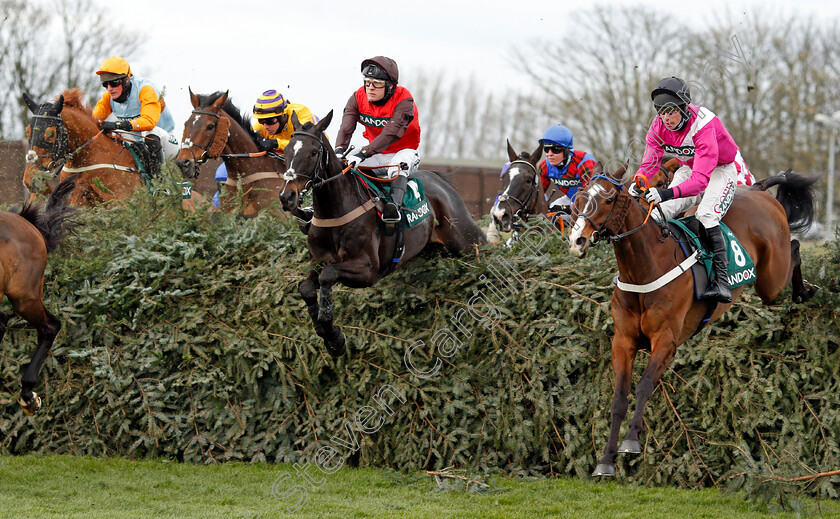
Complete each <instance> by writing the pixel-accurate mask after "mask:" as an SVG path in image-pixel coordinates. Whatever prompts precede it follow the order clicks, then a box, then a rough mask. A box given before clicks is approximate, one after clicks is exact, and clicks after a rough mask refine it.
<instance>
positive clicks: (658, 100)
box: [650, 76, 691, 111]
mask: <svg viewBox="0 0 840 519" xmlns="http://www.w3.org/2000/svg"><path fill="white" fill-rule="evenodd" d="M650 100H651V101H653V106H654V107H655V108H656V110H657V111H658V110H659V109H661V108H662V107H663V106H666V105H669V104H670V105H675V106H678V107H680V108H681V109H682V110H683V111H685V108H684V107H685V106H686V105H687V104H689V103H691V91H690V90H689V89H688V85H686V84H685V81H683V80H682V79H680V78H678V77H674V76H671V77H666V78H664V79H662V81H660V82H659V84H658V85H656V88H654V89H653V92H651V94H650Z"/></svg>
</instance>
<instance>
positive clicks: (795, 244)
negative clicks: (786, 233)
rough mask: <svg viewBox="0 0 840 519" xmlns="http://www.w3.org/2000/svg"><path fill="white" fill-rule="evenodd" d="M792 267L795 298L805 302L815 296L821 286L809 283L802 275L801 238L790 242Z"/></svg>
mask: <svg viewBox="0 0 840 519" xmlns="http://www.w3.org/2000/svg"><path fill="white" fill-rule="evenodd" d="M790 268H791V285H792V288H793V300H794V302H797V303H804V302H805V301H807V300H809V299H811V298H812V297H814V294H816V293H817V290H819V289H820V287H818V286H817V285H814V284H811V283H808V282H807V281H805V279H804V278H803V277H802V257H801V256H800V255H799V240H791V242H790Z"/></svg>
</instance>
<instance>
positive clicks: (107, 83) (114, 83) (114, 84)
mask: <svg viewBox="0 0 840 519" xmlns="http://www.w3.org/2000/svg"><path fill="white" fill-rule="evenodd" d="M122 84H123V80H122V79H113V80H111V81H103V82H102V88H108V87H111V88H117V87H118V86H122Z"/></svg>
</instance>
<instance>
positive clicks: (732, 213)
mask: <svg viewBox="0 0 840 519" xmlns="http://www.w3.org/2000/svg"><path fill="white" fill-rule="evenodd" d="M815 180H816V179H811V178H807V177H804V176H802V175H798V174H795V173H787V174H782V175H778V176H775V177H771V178H770V179H766V180H765V181H763V182H762V183H760V184H759V185H757V186H754V187H753V188H747V187H745V186H741V187H739V188H738V189H737V190H736V192H735V199H734V202H733V203H732V206H731V207H730V208H729V211H728V212H727V213H726V216H725V217H724V218H723V222H724V223H725V224H726V225H727V226H729V228H730V229H731V230H732V232H733V233H734V234H735V236H736V237H737V238H738V240H740V242H741V245H742V246H743V247H744V248H745V249H746V251H747V252H748V253H749V255H750V257H751V258H752V260H753V262H754V263H755V274H756V281H755V291H756V293H757V294H758V296H759V297H760V298H761V300H762V301H763V302H764V303H765V304H767V303H770V302H771V301H773V300H774V299H775V298H776V297H777V296H778V295H779V293H780V292H781V291H782V289H783V288H785V287H786V286H787V285H788V284H790V283H791V282H792V284H793V298H794V300H798V301H805V300H807V299H809V298H810V297H811V296H813V294H814V292H816V290H817V287H816V286H814V285H811V284H809V283H808V282H806V281H805V280H803V279H802V273H801V269H800V264H801V259H800V256H799V242H798V241H796V240H793V241H791V239H790V233H791V230H794V231H796V230H801V229H804V228H807V227H808V226H810V224H811V222H812V220H813V216H814V208H813V194H812V186H813V184H814V182H815ZM773 185H776V186H778V189H779V190H778V193H777V197H776V198H773V196H772V195H770V194H769V193H767V192H766V191H765V190H766V188H768V187H770V186H773ZM646 214H647V211H646V210H645V209H644V208H643V207H642V206H641V205H640V204H639V203H638V201H637V200H636V199H634V198H633V197H631V196H630V195H629V194H628V193H627V190H626V189H624V184H622V182H621V181H620V180H619V179H618V178H615V177H614V176H609V175H601V176H596V177H594V178H593V180H592V181H591V182H590V183H589V185H588V186H587V187H586V189H584V191H583V192H582V193H580V194H579V195H578V197H577V199H576V200H575V205H574V213H573V215H574V217H575V219H576V220H575V225H574V227H573V229H572V232H571V233H570V235H569V240H570V250H571V252H572V253H573V254H577V255H579V256H580V257H583V256H585V255H586V252H587V250H588V248H589V247H590V245H592V244H593V243H596V242H598V241H612V244H613V248H614V250H615V257H616V261H617V263H618V273H619V277H618V279H619V281H621V282H623V283H627V284H634V285H647V284H650V283H653V282H655V281H657V280H659V279H661V278H663V276H665V274H666V273H669V272H672V271H673V272H674V273H677V272H679V271H678V270H675V267H676V266H677V265H678V264H679V263H681V262H682V261H683V260H684V259H685V258H686V255H685V253H683V251H682V249H681V248H680V246H679V244H678V243H677V241H676V240H675V239H672V238H663V231H662V229H660V227H659V225H658V224H656V223H655V221H654V220H653V219H651V220H650V221H648V222H647V223H645V222H646ZM661 238H662V239H661ZM745 286H746V285H743V286H740V287H738V288H735V289H733V290H732V299H733V301H734V300H735V299H736V298H737V296H738V295H740V293H741V292H742V291H743V290H744V288H745ZM637 288H641V287H637ZM633 290H634V291H625V290H622V289H620V288H618V287H616V288H615V290H614V291H613V295H612V302H611V310H612V317H613V321H614V323H615V336H614V337H613V340H612V365H613V371H614V372H615V394H614V396H613V400H612V405H611V407H610V421H611V425H610V436H609V440H608V441H607V445H606V448H605V449H604V455H603V457H602V458H601V460H600V462H599V463H598V466H597V467H596V469H595V472H594V473H593V475H595V476H612V475H615V459H616V455H617V453H618V452H627V453H639V452H641V446H640V444H639V433H640V432H641V431H642V427H643V422H642V415H643V412H644V407H645V404H646V403H647V401H648V399H649V398H650V396H651V394H652V393H653V390H654V389H655V388H656V385H657V383H658V382H659V379H660V377H661V376H662V374H663V373H664V372H665V370H666V369H668V366H669V364H670V363H671V359H673V357H674V354H675V353H676V350H677V347H678V346H679V345H681V344H683V343H684V342H686V341H687V340H688V339H689V338H690V337H691V336H692V335H693V334H694V333H695V332H696V331H697V330H698V329H699V328H700V325H701V320H702V319H703V318H704V315H705V314H706V312H707V311H708V310H710V306H709V305H714V304H716V303H714V302H708V301H705V300H699V299H696V298H695V297H694V289H693V277H692V275H691V274H690V273H687V272H682V273H681V274H679V275H677V276H676V277H675V278H674V279H673V280H672V281H670V282H668V283H666V284H664V285H661V286H659V287H658V288H656V285H654V286H651V287H648V288H646V289H645V290H636V289H633ZM731 305H732V304H731V303H729V304H720V305H717V306H716V307H715V308H714V310H713V312H712V313H711V316H710V318H711V320H714V319H717V318H718V317H720V315H721V314H723V313H724V312H725V311H726V310H728V309H729V307H730V306H731ZM640 349H649V350H650V352H651V354H650V360H649V362H648V365H647V368H646V369H645V372H644V374H643V375H642V378H641V379H640V380H639V383H638V384H637V385H636V409H635V412H634V414H633V417H632V419H631V420H630V427H629V429H628V431H627V435H626V436H625V438H624V441H622V443H621V447H620V448H618V434H619V429H620V428H621V424H622V422H623V421H624V418H625V416H626V413H627V407H628V402H627V396H628V394H629V392H630V382H631V378H632V374H633V360H634V359H635V357H636V353H637V351H638V350H640Z"/></svg>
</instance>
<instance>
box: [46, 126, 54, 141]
mask: <svg viewBox="0 0 840 519" xmlns="http://www.w3.org/2000/svg"><path fill="white" fill-rule="evenodd" d="M55 137H56V132H55V128H53V127H49V128H47V129H46V130H44V139H45V140H46V141H47V142H55Z"/></svg>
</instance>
